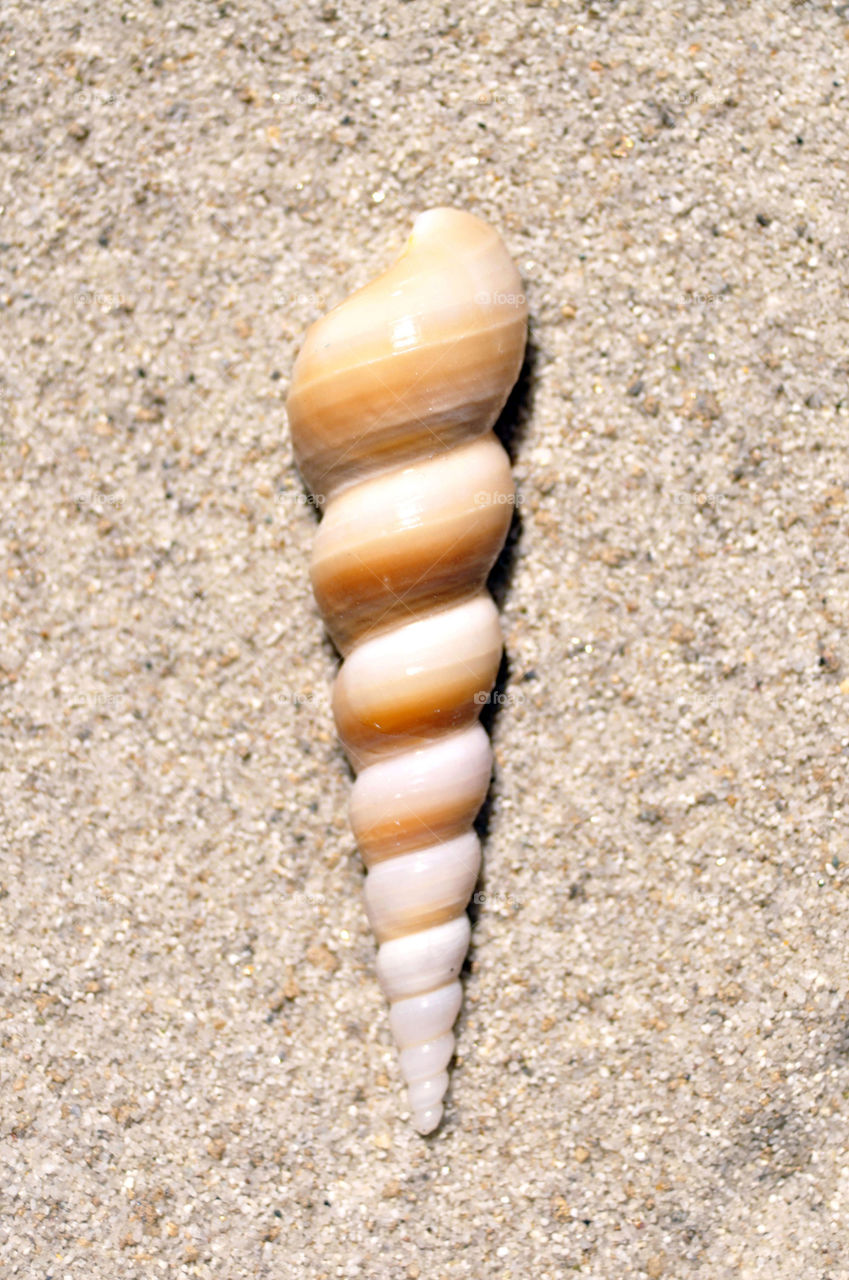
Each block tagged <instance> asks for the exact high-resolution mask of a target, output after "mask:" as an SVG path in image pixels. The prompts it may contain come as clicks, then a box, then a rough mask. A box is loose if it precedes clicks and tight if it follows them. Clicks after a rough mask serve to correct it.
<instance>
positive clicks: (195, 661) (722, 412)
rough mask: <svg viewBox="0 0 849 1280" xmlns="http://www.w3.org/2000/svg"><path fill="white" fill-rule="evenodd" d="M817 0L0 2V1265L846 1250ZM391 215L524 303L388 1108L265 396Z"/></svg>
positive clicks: (291, 520)
mask: <svg viewBox="0 0 849 1280" xmlns="http://www.w3.org/2000/svg"><path fill="white" fill-rule="evenodd" d="M847 20H849V14H847V11H846V6H845V5H844V6H834V5H830V4H799V5H794V4H789V3H779V4H772V5H767V4H763V3H756V2H753V3H750V4H745V5H740V6H737V5H723V4H720V3H716V2H711V3H705V4H696V3H689V4H684V5H680V6H667V5H665V4H664V3H662V2H661V0H655V2H651V3H645V4H638V3H625V2H623V3H620V4H618V5H617V4H613V3H608V2H602V0H596V2H595V3H583V4H579V3H575V2H574V0H570V2H569V3H559V4H558V3H556V0H543V2H542V3H536V4H534V3H528V4H502V5H495V4H485V5H481V6H478V7H466V6H462V5H449V4H443V3H438V2H437V0H416V2H414V3H408V4H402V3H398V4H382V5H372V4H366V3H365V2H364V0H338V2H329V3H325V4H322V5H318V4H316V5H309V6H307V5H305V4H295V5H294V6H291V5H285V6H284V5H282V4H281V5H278V6H274V5H271V4H267V3H262V2H261V0H247V2H246V3H244V4H241V5H236V4H231V3H223V4H210V3H201V0H193V2H192V0H176V2H174V3H170V2H169V3H154V4H148V3H144V4H140V3H137V2H136V0H129V2H128V3H126V4H123V5H119V4H116V3H114V2H112V0H108V2H107V3H105V4H102V5H95V4H93V3H64V2H61V0H55V2H51V3H50V4H44V3H42V4H41V5H36V6H35V7H32V6H30V5H24V4H23V3H20V2H16V0H12V3H9V4H7V5H5V6H4V9H3V14H2V17H0V52H2V97H0V102H2V104H3V113H2V117H0V121H1V122H2V123H0V141H2V164H0V204H2V205H3V212H2V215H0V241H1V242H2V246H1V247H2V252H0V306H2V313H3V320H4V329H3V332H4V337H3V342H2V347H0V415H2V428H0V435H2V451H0V466H2V490H1V491H0V492H2V498H1V499H0V501H2V570H3V582H4V585H5V591H4V593H3V596H2V603H0V608H1V609H2V622H3V627H2V635H1V636H0V666H2V671H0V675H2V689H0V710H1V711H2V725H3V737H2V755H0V791H2V807H3V825H2V868H0V880H2V888H0V893H2V895H3V897H2V902H0V919H2V942H0V947H2V954H1V955H0V973H2V999H0V1007H2V1023H0V1033H2V1054H1V1055H0V1073H2V1083H1V1084H0V1104H1V1105H2V1138H1V1140H0V1187H2V1190H1V1191H0V1201H2V1214H1V1215H0V1257H2V1266H0V1272H2V1274H3V1275H4V1276H10V1277H16V1278H17V1277H26V1280H34V1278H36V1277H45V1278H46V1277H52V1278H53V1280H65V1278H71V1280H115V1277H117V1276H121V1277H122V1278H126V1280H135V1278H136V1277H137V1278H138V1280H151V1278H152V1277H156V1276H159V1275H162V1276H168V1277H172V1276H174V1277H184V1276H185V1277H203V1278H205V1277H223V1278H225V1280H241V1278H242V1277H251V1278H253V1277H275V1278H278V1277H282V1278H284V1280H288V1278H289V1277H292V1278H293V1280H294V1278H295V1277H297V1278H298V1280H303V1278H304V1277H307V1278H309V1280H323V1278H327V1280H330V1278H335V1277H358V1276H361V1277H368V1278H371V1277H377V1278H378V1280H383V1278H384V1277H387V1278H390V1280H395V1278H401V1280H415V1277H419V1276H420V1277H422V1280H431V1278H434V1280H460V1278H465V1277H469V1278H474V1280H490V1278H491V1280H519V1278H521V1280H524V1278H525V1277H533V1278H534V1280H561V1278H563V1277H568V1276H572V1275H575V1276H580V1277H584V1278H586V1280H619V1278H620V1277H625V1276H627V1277H637V1278H639V1280H643V1278H644V1277H648V1278H649V1280H658V1278H659V1277H663V1278H664V1280H689V1277H698V1278H699V1280H703V1278H704V1280H708V1278H709V1280H714V1278H716V1277H722V1278H723V1280H724V1278H725V1277H747V1278H749V1277H752V1278H754V1277H757V1278H758V1280H760V1278H761V1277H768V1278H769V1280H785V1278H786V1280H842V1278H845V1277H847V1276H849V1261H847V1254H846V1245H845V1222H846V1219H847V1215H849V1174H847V1170H849V1159H847V1146H848V1145H849V1127H847V1120H846V1113H847V1105H848V1104H847V1098H849V965H848V964H847V962H849V945H847V919H848V918H849V902H848V901H847V887H848V886H849V869H847V858H846V853H845V817H844V814H845V803H846V795H847V782H846V765H847V752H849V730H847V721H846V713H847V709H849V654H848V653H847V645H846V618H847V612H849V577H847V540H846V533H847V506H846V484H847V474H849V422H847V419H849V365H847V332H849V330H847V294H846V280H847V240H846V209H847V203H849V200H848V199H847V197H849V192H847V151H846V146H847V144H846V137H847V133H846V120H847V105H849V104H847V87H846V86H847V73H849V41H847V36H849V27H847ZM436 204H457V205H460V206H462V207H465V208H468V209H470V210H471V211H473V212H475V213H477V214H479V215H480V216H482V217H485V218H487V219H489V220H490V221H491V222H492V223H493V224H494V225H495V226H497V227H498V228H499V230H500V231H501V232H502V234H503V235H504V237H505V239H506V241H507V243H508V245H509V247H510V249H511V252H512V253H513V254H514V255H515V258H516V261H517V263H518V265H519V268H520V270H521V273H522V276H523V279H524V281H525V284H526V289H527V295H528V299H529V305H530V312H531V317H532V319H531V331H530V337H531V346H530V355H529V361H528V365H527V368H526V370H525V374H524V377H523V380H522V383H521V386H520V388H519V390H518V392H517V394H516V396H515V397H514V400H513V402H512V406H511V410H510V414H509V415H508V421H507V423H506V424H505V430H506V431H507V432H508V434H509V435H510V438H511V451H512V454H513V458H514V463H515V474H516V478H517V483H518V486H519V493H520V505H519V508H518V518H517V522H516V525H515V527H514V531H513V536H512V538H511V541H510V547H509V550H508V553H507V555H506V557H505V559H504V560H503V562H502V564H501V566H500V568H499V570H498V574H497V577H496V582H495V585H496V588H497V595H498V600H499V604H500V606H501V609H502V617H503V623H504V631H505V637H506V644H507V661H506V665H505V669H504V673H503V679H502V681H501V684H500V686H499V701H498V703H497V705H494V706H493V708H492V713H491V714H490V715H489V721H490V723H491V728H492V732H493V737H494V744H495V750H496V759H497V766H496V776H495V780H494V785H493V791H492V796H491V803H490V805H489V808H488V811H487V817H486V830H487V834H486V843H485V876H484V879H483V881H482V882H481V885H480V894H481V895H485V900H483V901H478V902H477V903H476V904H475V905H474V909H473V914H474V917H475V926H474V931H473V946H472V951H471V954H470V961H469V965H468V966H467V970H468V971H467V974H466V978H465V986H466V1003H465V1008H464V1012H463V1014H462V1015H461V1019H460V1023H459V1028H458V1030H459V1046H458V1057H457V1061H456V1063H455V1066H454V1070H453V1077H452V1089H451V1094H450V1098H449V1106H448V1112H447V1117H446V1121H445V1123H444V1125H443V1127H442V1129H441V1130H440V1131H439V1132H438V1134H436V1135H435V1136H434V1137H432V1138H430V1139H422V1138H420V1137H419V1136H417V1135H416V1134H415V1132H414V1131H413V1130H412V1127H411V1125H410V1123H409V1120H408V1118H407V1116H406V1111H405V1104H404V1097H403V1092H402V1090H401V1087H400V1081H399V1074H398V1068H397V1063H396V1057H395V1052H394V1049H393V1047H392V1044H391V1040H390V1035H389V1028H388V1021H387V1015H386V1008H385V1005H384V1001H383V998H382V996H381V994H380V992H379V990H378V987H377V983H376V980H375V976H374V944H373V941H372V938H371V936H370V934H369V931H368V927H367V923H366V919H365V914H364V911H363V907H362V892H361V891H362V878H363V877H362V870H361V867H360V865H359V859H358V856H357V855H356V853H355V851H354V848H353V842H352V839H351V836H350V833H349V829H348V823H347V814H346V804H347V795H348V792H349V789H350V776H349V771H348V769H347V766H346V764H345V762H344V759H343V757H342V754H341V751H340V749H339V747H338V746H337V744H336V742H335V740H334V736H333V731H332V723H331V719H330V711H329V693H328V691H329V685H330V681H331V679H332V675H333V671H334V667H335V657H334V654H333V651H332V648H331V646H330V645H329V643H328V642H327V640H326V639H324V638H323V637H322V630H321V625H320V622H319V619H318V616H317V613H316V610H315V606H314V604H313V601H312V598H311V595H310V592H309V585H308V580H307V562H308V555H309V548H310V545H311V541H312V538H313V536H314V532H315V528H316V514H315V512H314V511H313V510H312V509H311V508H310V506H309V505H308V504H307V503H306V501H305V499H304V493H303V489H302V487H301V484H300V481H299V479H298V477H297V474H296V473H295V471H294V468H293V464H292V453H291V446H290V442H289V439H288V434H287V429H286V422H285V416H284V412H283V405H284V400H285V394H286V389H287V382H288V377H289V373H290V370H291V366H292V362H293V359H294V356H295V353H296V351H297V349H298V345H299V343H300V341H301V338H302V336H303V334H304V332H305V330H306V328H307V326H308V325H309V324H310V323H311V322H312V321H313V320H314V319H315V318H316V317H317V316H318V315H320V314H321V313H322V312H323V311H324V310H326V309H327V307H329V306H331V305H332V304H333V303H335V302H337V301H339V300H341V299H342V298H343V297H344V296H345V295H346V294H347V293H348V292H350V291H351V290H352V289H353V288H355V287H356V286H358V285H360V284H362V283H364V282H365V281H366V280H368V279H369V278H370V277H371V276H372V275H374V274H375V272H376V271H378V270H380V269H381V268H382V267H383V266H384V265H385V264H386V263H388V262H389V261H390V260H391V258H392V256H393V254H394V253H395V252H396V251H397V250H398V249H399V248H400V246H401V245H402V244H403V241H404V239H405V238H406V236H407V234H408V232H409V229H410V225H411V223H412V220H413V218H414V217H415V215H416V213H418V212H419V211H420V210H421V209H424V208H427V207H429V206H432V205H436Z"/></svg>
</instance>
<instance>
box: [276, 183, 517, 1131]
mask: <svg viewBox="0 0 849 1280" xmlns="http://www.w3.org/2000/svg"><path fill="white" fill-rule="evenodd" d="M526 327H527V308H526V305H525V299H524V295H523V294H522V292H521V281H520V278H519V275H518V272H517V271H516V268H515V266H514V264H513V262H512V261H511V259H510V256H509V254H508V253H507V250H506V248H505V246H504V244H503V242H502V240H501V238H500V237H499V236H498V234H497V233H496V232H495V231H494V230H493V229H492V228H491V227H489V226H487V225H486V223H484V222H481V221H480V220H479V219H478V218H475V217H473V216H472V215H471V214H468V213H463V212H460V211H458V210H456V209H447V208H439V209H431V210H429V211H428V212H426V213H423V214H421V215H420V216H419V217H418V218H417V219H416V222H415V225H414V227H413V232H412V235H411V236H410V239H409V241H408V243H407V245H406V248H405V249H404V251H403V253H402V254H401V256H400V258H399V259H398V260H397V262H396V263H395V264H394V265H393V266H391V267H390V268H389V269H388V270H387V271H386V272H384V274H383V275H381V276H380V277H379V278H378V279H376V280H374V281H373V282H372V283H371V284H369V285H367V286H366V287H365V288H363V289H360V290H359V291H358V292H356V293H354V294H353V295H352V296H351V297H350V298H348V299H347V301H345V302H343V303H341V304H340V305H339V306H337V307H336V308H335V309H334V310H333V311H331V312H330V313H329V314H328V315H326V316H325V317H324V318H323V319H321V320H319V321H318V322H317V323H316V324H314V325H313V326H312V328H311V329H310V330H309V332H308V334H307V336H306V340H305V342H304V345H303V348H302V350H301V352H300V354H299V356H298V359H297V361H296V363H295V368H294V371H293V375H292V383H291V389H290V391H289V396H288V400H287V413H288V417H289V423H290V427H291V432H292V440H293V443H294V448H295V455H296V458H297V461H298V465H299V467H300V470H301V474H302V475H303V477H304V480H305V482H306V484H307V486H308V488H309V489H310V490H311V492H312V494H313V495H314V496H315V498H316V505H318V506H319V507H320V508H321V509H322V510H323V512H324V514H323V518H322V521H321V524H320V526H319V530H318V534H317V537H316V540H315V546H314V551H313V556H312V565H311V578H312V585H313V590H314V592H315V597H316V600H317V603H318V607H319V610H320V612H321V614H322V617H323V619H324V622H325V624H326V626H327V629H328V631H329V632H330V635H331V637H332V639H333V641H334V643H335V644H336V647H337V648H338V650H339V652H340V653H341V654H342V656H343V659H344V661H343V663H342V666H341V669H340V671H339V674H338V677H337V679H336V682H335V686H334V692H333V711H334V718H335V720H336V726H337V730H338V733H339V737H340V739H341V741H342V744H343V746H344V748H345V751H346V753H347V755H348V758H349V760H350V762H351V765H352V767H353V769H354V771H355V772H356V774H357V778H356V782H355V784H354V787H353V791H352V795H351V805H350V816H351V824H352V827H353V830H354V834H355V836H356V840H357V844H358V845H359V848H360V852H361V854H362V857H363V861H364V863H365V865H366V868H367V870H368V874H367V877H366V885H365V899H366V910H367V912H368V917H369V921H370V923H371V925H372V928H373V930H374V933H375V934H376V937H377V941H378V944H379V947H378V953H377V973H378V979H379V981H380V985H381V987H382V988H383V991H384V993H385V995H386V997H387V998H388V1000H389V1002H390V1024H391V1027H392V1032H393V1035H394V1038H395V1041H396V1043H397V1044H398V1047H399V1049H400V1065H401V1072H402V1075H403V1077H404V1079H405V1081H406V1084H407V1092H408V1099H409V1104H410V1109H411V1110H412V1112H413V1114H414V1119H415V1123H416V1126H417V1128H418V1129H419V1131H420V1132H421V1133H429V1132H431V1131H432V1130H433V1129H435V1128H436V1127H437V1125H438V1124H439V1122H440V1119H441V1117H442V1112H443V1103H442V1099H443V1096H444V1094H445V1090H446V1088H447V1085H448V1074H447V1070H446V1068H447V1067H448V1064H449V1062H450V1060H451V1057H452V1054H453V1052H454V1044H455V1041H454V1035H453V1032H452V1027H453V1024H454V1020H455V1018H456V1016H457V1012H458V1010H459V1008H460V1004H461V1000H462V992H461V985H460V982H459V981H458V976H459V973H460V970H461V968H462V965H463V960H464V958H465V955H466V951H467V949H468V945H469V934H470V925H469V919H468V916H467V915H466V906H467V904H468V901H469V897H470V895H471V893H472V890H473V888H474V885H475V882H476V880H477V876H478V872H479V869H480V860H481V851H480V843H479V841H478V837H477V835H476V834H475V832H474V830H473V826H472V824H473V822H474V819H475V816H476V814H477V812H478V809H479V808H480V806H481V804H482V802H483V799H484V797H485V795H486V791H487V788H488V786H489V777H490V771H491V765H492V753H491V749H490V745H489V740H488V738H487V735H486V733H485V731H484V729H483V728H482V727H481V725H480V724H479V723H478V716H479V713H480V710H481V706H482V704H483V703H484V702H485V701H486V699H487V697H488V695H489V692H490V690H491V689H492V686H493V684H494V682H495V677H496V673H497V670H498V665H499V662H500V658H501V651H502V637H501V629H500V626H499V622H498V615H497V612H496V609H495V605H494V603H493V601H492V598H491V596H490V595H489V594H488V592H487V590H486V580H487V576H488V574H489V572H490V569H491V568H492V566H493V564H494V562H495V560H496V557H497V556H498V553H499V551H500V550H501V547H502V545H503V543H504V539H505V537H506V534H507V529H508V526H509V524H510V518H511V514H512V502H513V481H512V478H511V475H510V464H509V459H508V457H507V454H506V453H505V451H504V449H503V448H502V446H501V444H500V443H499V441H498V440H497V438H496V437H495V435H494V434H493V432H492V427H493V424H494V423H495V421H496V419H497V417H498V415H499V413H500V412H501V409H502V408H503V406H504V402H505V400H506V399H507V396H508V394H509V392H510V389H511V387H512V386H513V383H514V382H515V380H516V377H517V376H518V373H519V369H520V367H521V364H522V357H523V353H524V348H525V334H526Z"/></svg>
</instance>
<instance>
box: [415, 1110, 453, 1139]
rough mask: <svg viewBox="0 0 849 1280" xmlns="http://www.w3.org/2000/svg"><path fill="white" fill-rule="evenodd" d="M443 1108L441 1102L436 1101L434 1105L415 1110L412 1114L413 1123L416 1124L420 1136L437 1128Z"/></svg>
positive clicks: (424, 1135)
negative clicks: (422, 1109)
mask: <svg viewBox="0 0 849 1280" xmlns="http://www.w3.org/2000/svg"><path fill="white" fill-rule="evenodd" d="M444 1110H445V1108H444V1107H443V1105H442V1103H441V1102H438V1103H437V1104H436V1106H434V1107H427V1108H425V1110H424V1111H416V1112H415V1114H414V1116H413V1124H414V1125H415V1126H416V1131H417V1132H418V1133H420V1134H421V1135H422V1137H426V1136H427V1135H428V1134H429V1133H433V1132H434V1131H435V1130H436V1129H438V1128H439V1125H440V1122H441V1120H442V1115H443V1112H444Z"/></svg>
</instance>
